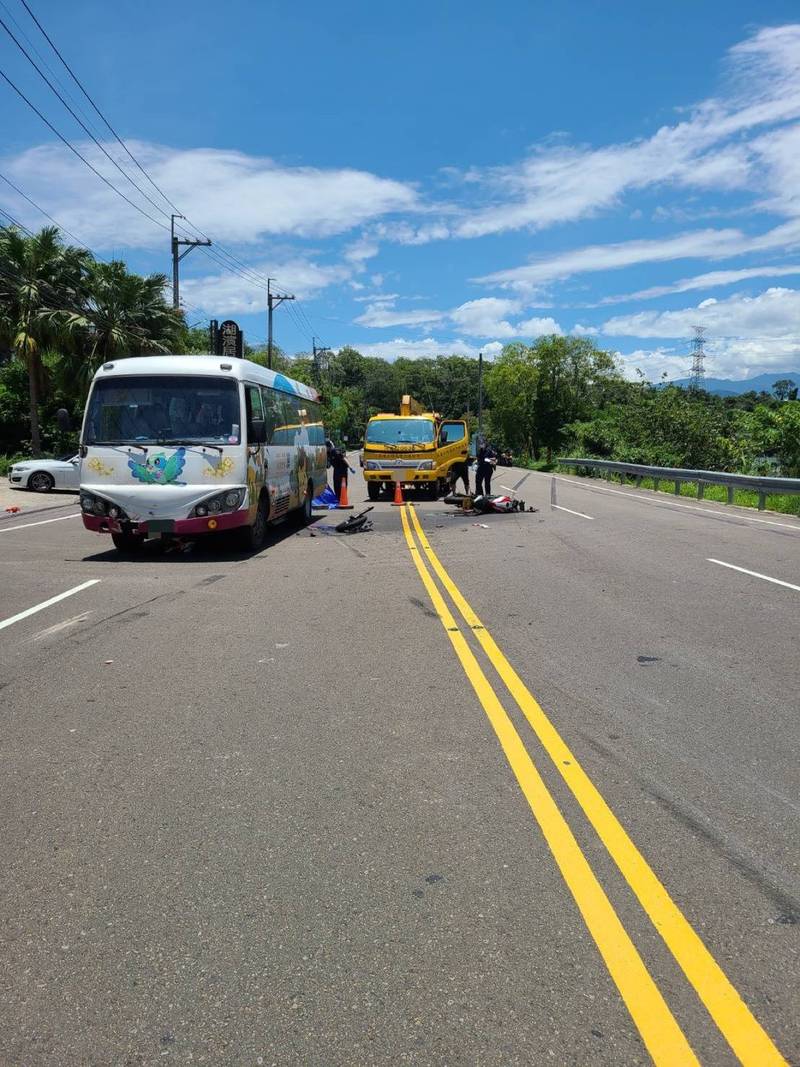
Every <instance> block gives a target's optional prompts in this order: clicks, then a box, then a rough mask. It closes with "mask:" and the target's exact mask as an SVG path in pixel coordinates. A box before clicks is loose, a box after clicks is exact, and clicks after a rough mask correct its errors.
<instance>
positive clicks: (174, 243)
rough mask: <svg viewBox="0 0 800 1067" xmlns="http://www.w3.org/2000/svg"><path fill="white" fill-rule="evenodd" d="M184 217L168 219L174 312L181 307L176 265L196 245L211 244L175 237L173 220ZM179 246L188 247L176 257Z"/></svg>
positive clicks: (205, 240)
mask: <svg viewBox="0 0 800 1067" xmlns="http://www.w3.org/2000/svg"><path fill="white" fill-rule="evenodd" d="M184 217H185V216H183V215H170V217H169V225H170V236H171V238H172V306H173V307H174V308H175V310H176V311H177V309H178V308H179V307H180V306H181V297H180V283H179V280H178V264H179V263H180V261H181V260H182V259H183V257H184V256H188V255H189V253H190V252H191V250H192V249H193V248H196V247H197V246H198V245H210V244H211V242H210V241H209V240H208V238H204V239H203V240H202V241H195V240H193V239H191V238H189V237H176V236H175V219H182V218H184ZM180 245H187V246H188V247H187V249H186V251H185V252H181V253H180V255H178V247H179V246H180Z"/></svg>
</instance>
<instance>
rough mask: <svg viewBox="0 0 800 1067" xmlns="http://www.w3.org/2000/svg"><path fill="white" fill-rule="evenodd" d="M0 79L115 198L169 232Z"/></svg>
mask: <svg viewBox="0 0 800 1067" xmlns="http://www.w3.org/2000/svg"><path fill="white" fill-rule="evenodd" d="M0 78H2V79H3V81H5V82H7V84H8V85H10V86H11V88H12V89H13V90H14V92H15V93H16V94H17V96H19V97H20V99H21V100H24V101H25V103H26V104H27V105H28V107H29V108H30V109H31V111H33V112H35V114H37V115H38V116H39V118H40V119H41V120H42V122H43V123H44V124H45V126H47V128H48V129H50V130H52V132H53V133H54V134H55V135H56V137H57V138H58V139H59V141H61V142H62V143H63V144H65V145H66V146H67V148H68V149H69V150H70V152H72V153H73V154H74V155H76V156H77V157H78V159H79V160H80V161H81V163H83V164H84V165H85V166H87V167H88V168H89V170H90V171H92V173H93V174H96V175H97V177H98V178H99V179H100V181H101V182H103V184H104V185H107V186H108V187H109V189H111V190H112V191H113V192H115V193H116V194H117V196H121V197H122V199H123V200H124V201H125V202H126V203H128V204H130V206H131V207H132V208H133V209H134V210H135V211H138V212H139V214H140V215H144V217H145V218H146V219H149V220H150V222H152V223H153V224H154V225H155V226H160V227H161V229H162V230H167V231H169V226H167V225H166V224H165V223H163V222H159V221H158V219H154V218H153V216H152V215H149V214H148V213H147V212H146V211H145V210H144V208H141V207H139V205H138V204H135V203H134V202H133V200H131V199H130V197H128V196H126V195H125V193H123V192H122V191H121V190H119V189H118V188H117V187H116V185H114V184H113V183H112V182H110V181H109V180H108V178H106V176H105V175H104V174H101V173H100V171H99V170H98V169H97V167H95V166H93V165H92V164H91V163H90V162H89V160H88V159H87V158H86V157H85V156H83V155H81V153H80V152H79V151H78V149H77V148H76V147H75V146H74V145H73V144H72V142H71V141H68V140H67V138H66V137H65V136H64V135H63V133H60V132H59V131H58V130H57V129H56V128H55V126H54V125H53V124H52V122H50V120H49V119H48V118H46V117H45V116H44V115H43V114H42V112H41V111H40V110H39V108H38V107H37V106H36V105H35V104H34V103H32V102H31V101H30V100H29V99H28V97H27V96H26V95H25V94H24V93H23V91H22V90H21V89H20V88H19V87H18V86H16V85H15V84H14V82H13V81H12V80H11V79H10V78H9V76H8V75H7V74H6V73H5V71H4V70H0Z"/></svg>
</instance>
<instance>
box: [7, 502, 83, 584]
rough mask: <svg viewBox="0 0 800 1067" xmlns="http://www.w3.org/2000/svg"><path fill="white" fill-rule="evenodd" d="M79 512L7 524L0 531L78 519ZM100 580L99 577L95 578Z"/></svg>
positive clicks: (11, 531) (24, 528) (9, 531)
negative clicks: (12, 524) (15, 524)
mask: <svg viewBox="0 0 800 1067" xmlns="http://www.w3.org/2000/svg"><path fill="white" fill-rule="evenodd" d="M80 514H81V513H80V512H79V511H76V512H75V514H74V515H59V517H58V518H57V519H40V520H39V522H26V523H24V524H23V525H22V526H8V527H7V528H6V529H4V530H1V529H0V533H13V532H14V531H15V530H27V529H28V528H29V527H31V526H46V525H47V524H48V522H63V521H64V519H78V518H80ZM97 580H98V581H100V579H99V578H98V579H97Z"/></svg>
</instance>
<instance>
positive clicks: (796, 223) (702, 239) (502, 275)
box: [473, 217, 800, 293]
mask: <svg viewBox="0 0 800 1067" xmlns="http://www.w3.org/2000/svg"><path fill="white" fill-rule="evenodd" d="M799 246H800V217H798V218H797V219H792V220H790V221H789V222H784V223H781V224H780V225H779V226H775V227H773V228H772V229H771V230H767V231H766V232H765V233H762V234H756V235H753V236H751V235H748V234H745V233H743V232H742V231H741V230H738V229H733V228H731V229H725V230H714V229H707V230H692V231H690V232H688V233H683V234H679V235H678V236H676V237H667V238H664V239H661V240H652V239H642V240H637V241H622V242H620V243H618V244H605V245H586V246H585V247H583V248H576V249H573V250H571V251H569V252H561V253H558V254H557V255H554V256H547V257H542V258H541V259H538V260H534V261H533V262H531V263H528V264H525V265H524V266H521V267H512V268H510V269H509V270H499V271H494V272H493V273H492V274H486V275H484V276H483V277H479V278H474V279H473V281H475V282H478V283H481V284H489V285H499V286H501V287H503V288H508V289H513V290H516V291H517V292H520V293H528V292H536V291H537V290H538V288H539V287H540V286H541V285H543V284H545V283H548V282H554V281H563V280H564V279H566V278H570V277H572V276H573V275H576V274H587V273H592V272H596V271H606V270H618V269H620V268H622V267H631V266H636V265H638V264H641V263H659V262H668V261H671V260H676V259H727V258H730V257H732V256H740V255H745V254H747V253H756V252H768V251H774V250H777V249H785V250H787V249H795V248H797V247H799Z"/></svg>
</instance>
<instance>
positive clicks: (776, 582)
mask: <svg viewBox="0 0 800 1067" xmlns="http://www.w3.org/2000/svg"><path fill="white" fill-rule="evenodd" d="M707 561H708V562H709V563H717V564H719V566H720V567H730V569H731V570H732V571H741V572H742V574H750V575H752V577H753V578H763V579H764V581H765V582H772V583H773V585H785V586H786V588H787V589H796V590H797V592H798V593H800V585H792V583H791V582H784V581H781V579H780V578H770V576H769V575H768V574H759V572H758V571H749V570H748V569H747V568H746V567H737V566H736V564H735V563H726V562H725V561H724V560H721V559H711V557H710V556H709V557H707Z"/></svg>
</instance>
